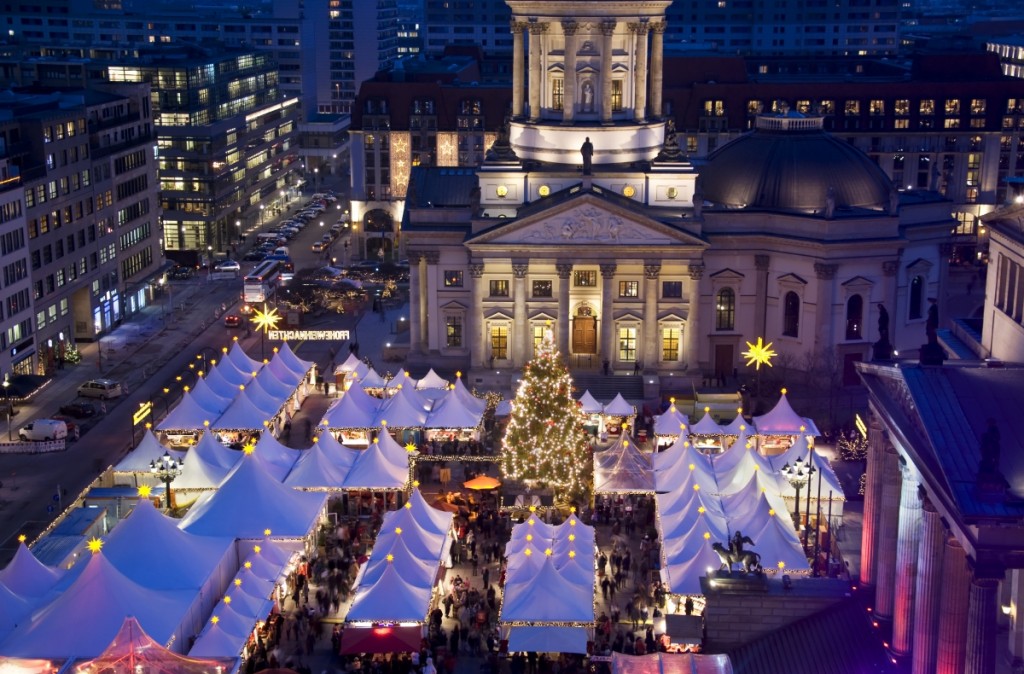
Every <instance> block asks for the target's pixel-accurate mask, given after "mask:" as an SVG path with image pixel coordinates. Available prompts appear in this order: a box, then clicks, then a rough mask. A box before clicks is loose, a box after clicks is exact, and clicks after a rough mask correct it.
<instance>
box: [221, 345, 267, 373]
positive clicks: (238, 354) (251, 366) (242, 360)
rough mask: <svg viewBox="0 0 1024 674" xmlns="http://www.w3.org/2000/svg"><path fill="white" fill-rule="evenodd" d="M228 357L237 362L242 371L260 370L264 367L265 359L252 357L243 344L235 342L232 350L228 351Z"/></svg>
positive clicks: (236, 364)
mask: <svg viewBox="0 0 1024 674" xmlns="http://www.w3.org/2000/svg"><path fill="white" fill-rule="evenodd" d="M226 357H227V358H230V359H231V362H232V363H234V364H235V367H237V368H238V369H239V370H241V371H242V372H257V373H258V372H259V371H260V370H262V369H263V365H264V363H263V361H262V360H256V359H255V358H252V357H251V356H249V354H247V353H246V352H245V349H243V348H242V345H241V344H239V343H238V342H235V343H234V344H232V345H231V350H230V351H228V353H227V356H226Z"/></svg>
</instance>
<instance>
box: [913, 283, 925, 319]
mask: <svg viewBox="0 0 1024 674" xmlns="http://www.w3.org/2000/svg"><path fill="white" fill-rule="evenodd" d="M922 316H924V277H923V276H921V275H917V276H915V277H914V278H913V279H911V280H910V318H911V319H915V318H921V317H922Z"/></svg>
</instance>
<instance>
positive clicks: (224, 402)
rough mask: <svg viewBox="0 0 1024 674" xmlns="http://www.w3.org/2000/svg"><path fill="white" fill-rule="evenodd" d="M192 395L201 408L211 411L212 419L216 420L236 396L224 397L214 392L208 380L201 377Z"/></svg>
mask: <svg viewBox="0 0 1024 674" xmlns="http://www.w3.org/2000/svg"><path fill="white" fill-rule="evenodd" d="M189 393H190V394H191V395H192V399H193V400H195V401H196V402H197V403H199V406H200V407H202V408H203V409H205V410H207V411H209V413H210V417H209V418H210V419H215V418H216V417H217V415H218V414H220V413H221V412H223V411H224V410H226V409H227V408H228V405H230V404H231V399H232V398H233V397H234V395H233V394H232V395H230V396H224V395H221V394H220V393H218V392H216V391H214V390H213V388H211V387H210V384H209V383H207V381H206V379H204V378H202V377H199V378H198V379H197V380H196V384H195V386H193V387H192V389H191V390H190V391H189Z"/></svg>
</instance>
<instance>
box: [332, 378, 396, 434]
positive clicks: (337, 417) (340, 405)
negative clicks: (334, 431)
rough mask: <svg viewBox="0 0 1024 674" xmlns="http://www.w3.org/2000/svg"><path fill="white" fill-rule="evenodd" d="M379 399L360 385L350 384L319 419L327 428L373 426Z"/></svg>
mask: <svg viewBox="0 0 1024 674" xmlns="http://www.w3.org/2000/svg"><path fill="white" fill-rule="evenodd" d="M380 402H381V401H380V400H378V399H377V398H373V397H371V396H370V394H369V393H367V392H366V391H364V390H363V389H362V387H360V386H352V387H350V388H349V390H347V391H345V394H344V395H342V396H341V398H339V399H338V400H337V401H335V402H334V403H332V404H331V406H330V407H328V408H327V411H326V412H324V416H323V418H322V419H321V421H320V425H321V426H326V427H327V428H338V429H346V428H373V426H374V418H375V417H376V416H377V408H378V407H379V406H380Z"/></svg>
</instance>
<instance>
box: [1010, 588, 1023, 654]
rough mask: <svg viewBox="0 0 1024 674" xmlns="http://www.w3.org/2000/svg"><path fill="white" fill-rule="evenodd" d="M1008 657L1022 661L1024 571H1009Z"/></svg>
mask: <svg viewBox="0 0 1024 674" xmlns="http://www.w3.org/2000/svg"><path fill="white" fill-rule="evenodd" d="M1010 657H1012V658H1014V659H1020V660H1024V569H1010Z"/></svg>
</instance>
